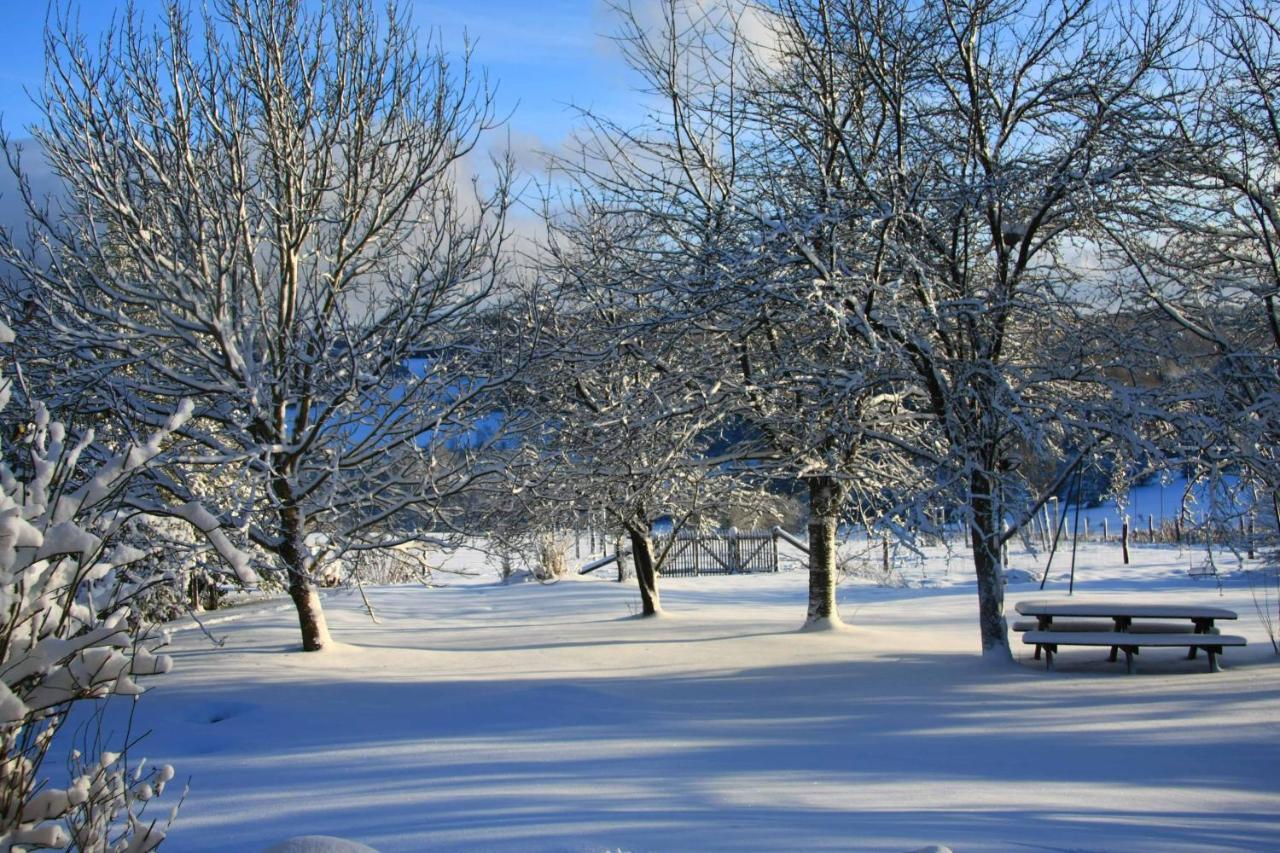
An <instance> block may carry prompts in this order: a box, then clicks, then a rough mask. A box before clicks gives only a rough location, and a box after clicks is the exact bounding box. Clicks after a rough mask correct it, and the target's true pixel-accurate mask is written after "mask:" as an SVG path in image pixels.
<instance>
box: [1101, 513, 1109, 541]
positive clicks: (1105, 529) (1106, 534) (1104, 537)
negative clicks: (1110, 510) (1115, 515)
mask: <svg viewBox="0 0 1280 853" xmlns="http://www.w3.org/2000/svg"><path fill="white" fill-rule="evenodd" d="M1110 538H1111V524H1110V522H1109V521H1108V520H1107V519H1105V518H1104V519H1102V541H1103V542H1106V541H1107V540H1108V539H1110Z"/></svg>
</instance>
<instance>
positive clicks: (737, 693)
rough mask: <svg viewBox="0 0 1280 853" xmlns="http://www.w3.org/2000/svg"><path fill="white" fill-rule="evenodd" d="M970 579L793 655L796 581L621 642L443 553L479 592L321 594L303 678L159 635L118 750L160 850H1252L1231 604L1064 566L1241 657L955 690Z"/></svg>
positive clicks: (600, 607)
mask: <svg viewBox="0 0 1280 853" xmlns="http://www.w3.org/2000/svg"><path fill="white" fill-rule="evenodd" d="M966 556H967V555H966V554H965V553H964V552H963V551H957V552H955V553H954V554H952V555H951V558H950V564H949V565H948V560H947V558H946V557H945V555H943V554H942V552H939V551H934V552H931V554H930V557H929V559H928V560H926V561H920V560H916V561H911V562H909V563H906V564H904V571H906V572H907V573H908V574H910V575H911V576H912V577H913V578H914V579H915V580H916V581H917V584H918V581H919V578H920V576H921V575H922V574H923V575H927V576H928V585H925V586H920V585H917V586H915V587H914V588H909V589H908V588H896V589H891V588H881V587H874V586H870V585H867V584H865V583H860V582H858V581H856V580H851V581H849V582H847V583H846V584H845V585H843V586H842V588H841V591H840V607H841V612H842V615H843V617H844V619H845V621H846V622H848V623H849V624H850V627H849V628H848V629H847V630H844V631H838V632H824V633H800V632H798V631H797V629H798V627H799V625H800V622H801V621H802V619H803V616H804V612H805V602H806V577H805V575H804V573H803V572H801V571H786V572H781V573H779V574H776V575H756V576H739V577H703V578H687V579H671V580H666V581H664V582H663V584H662V595H663V604H664V607H665V608H666V611H667V612H666V614H665V615H664V616H663V617H661V618H658V619H653V620H638V619H635V618H632V616H631V614H632V613H633V612H634V611H635V610H636V609H637V606H638V595H637V594H636V591H635V587H634V584H625V585H619V584H617V583H613V582H610V581H609V579H608V578H606V577H598V576H590V577H586V578H572V579H569V580H566V581H564V582H561V583H559V584H555V585H551V586H542V585H538V584H534V583H526V584H516V585H511V586H505V587H504V586H501V585H498V584H497V583H495V582H494V579H493V574H492V571H491V570H489V569H486V568H485V567H484V566H483V565H482V564H481V563H480V561H478V560H477V559H476V558H474V557H467V556H466V555H463V556H461V557H459V558H458V559H459V560H460V561H462V562H464V563H467V562H469V563H470V564H472V565H473V567H475V568H477V569H478V570H480V571H482V572H483V575H482V576H481V577H479V578H473V579H460V580H455V581H454V585H452V586H450V587H448V588H436V589H427V588H424V587H421V586H419V587H384V588H376V589H370V590H368V593H369V596H370V599H371V601H372V602H373V604H374V607H375V609H376V611H377V615H378V617H379V619H380V622H379V623H374V622H372V621H371V620H370V619H369V618H368V616H367V615H366V614H365V613H364V612H363V609H362V605H361V601H360V598H359V596H358V595H356V594H354V593H345V592H337V593H334V594H330V595H329V596H328V597H327V598H326V602H325V604H326V608H327V611H328V617H329V623H330V627H331V629H332V632H333V635H334V637H335V638H336V639H338V640H339V641H340V645H339V646H338V647H337V648H336V649H335V650H333V651H332V652H329V653H321V654H303V653H301V652H298V651H296V649H297V648H298V630H297V626H296V622H295V621H294V617H293V614H292V612H291V611H290V610H289V609H288V608H287V607H283V606H281V605H279V604H259V605H253V606H250V607H248V608H244V609H240V610H236V611H231V612H229V614H225V615H224V614H213V616H212V618H211V619H210V620H209V621H210V622H211V623H212V625H211V629H212V631H213V632H214V633H215V635H217V636H219V637H222V638H225V645H224V646H223V647H222V648H220V649H215V648H212V647H211V646H210V644H209V642H208V641H207V640H206V639H205V638H204V637H203V636H202V635H201V634H200V632H198V631H196V630H178V631H176V632H175V639H174V646H173V650H172V651H173V654H174V656H175V667H174V671H173V672H172V673H171V674H169V675H167V676H164V677H163V678H160V679H156V680H154V681H153V682H152V684H153V685H154V686H153V687H152V689H151V690H150V691H149V692H148V694H147V695H146V696H145V697H143V700H142V702H141V704H140V706H139V724H140V725H141V726H142V727H143V728H151V729H152V730H153V731H152V733H151V734H150V735H149V736H148V737H147V738H146V739H145V740H144V741H143V743H142V744H141V745H140V747H139V748H138V749H137V750H136V754H138V755H139V756H141V755H142V754H145V755H146V756H147V757H148V758H149V759H151V760H152V761H165V762H169V763H172V764H173V765H174V766H175V768H176V769H177V771H178V781H182V780H184V779H187V778H188V777H189V779H190V793H189V795H188V797H187V800H186V802H185V804H184V805H183V807H182V809H181V811H180V813H179V815H178V819H177V822H176V823H175V825H174V828H173V831H172V833H171V835H170V842H169V845H168V847H167V848H166V849H169V850H173V851H231V850H236V851H241V850H243V851H256V850H262V849H263V848H266V847H268V846H270V845H272V844H276V843H279V842H281V841H284V840H285V839H288V838H290V837H294V836H302V835H320V836H337V837H341V838H347V839H351V840H353V841H358V842H362V843H364V844H367V845H370V846H372V847H374V848H376V849H378V850H381V851H384V853H389V851H417V850H512V851H517V850H518V851H526V850H557V851H560V850H564V851H603V850H627V851H641V850H664V851H665V850H836V849H841V850H844V849H866V850H891V851H908V850H915V849H919V848H921V847H925V846H927V845H933V844H937V845H946V846H949V847H950V848H952V849H953V850H955V851H957V853H962V851H972V850H984V851H986V850H1118V849H1124V850H1150V851H1190V850H1206V849H1214V850H1269V849H1270V850H1274V849H1280V774H1277V772H1276V768H1277V767H1280V658H1277V657H1276V655H1275V654H1274V653H1273V651H1272V648H1271V645H1270V643H1269V641H1268V640H1267V637H1266V634H1265V632H1264V630H1263V628H1262V624H1261V622H1260V621H1259V619H1258V617H1257V615H1256V613H1255V610H1254V606H1253V604H1252V599H1251V596H1250V591H1249V586H1248V585H1247V584H1246V583H1245V581H1244V579H1243V576H1241V575H1228V576H1227V577H1225V578H1224V579H1223V584H1222V589H1221V591H1220V590H1219V586H1218V584H1217V582H1216V581H1214V580H1212V579H1209V580H1194V579H1191V578H1189V577H1188V576H1187V566H1188V565H1190V564H1193V563H1195V562H1196V561H1197V559H1202V556H1201V557H1199V558H1197V556H1196V555H1195V554H1193V553H1190V552H1186V553H1179V552H1178V550H1177V549H1175V548H1153V547H1135V548H1134V559H1135V564H1134V565H1132V566H1129V567H1123V566H1119V565H1117V564H1118V562H1119V548H1118V546H1114V545H1111V546H1104V545H1097V544H1092V545H1083V546H1082V547H1081V550H1080V554H1079V556H1078V563H1079V565H1078V567H1077V584H1076V590H1077V592H1076V594H1077V597H1085V596H1088V597H1090V598H1097V597H1100V596H1129V597H1134V598H1138V597H1140V598H1142V599H1143V600H1152V601H1157V602H1164V601H1179V602H1190V601H1196V602H1202V603H1206V604H1213V605H1219V606H1226V607H1230V608H1233V609H1234V610H1236V611H1237V612H1238V613H1239V614H1240V617H1241V618H1240V620H1239V623H1238V624H1232V625H1229V626H1227V625H1224V630H1225V631H1227V632H1229V633H1239V634H1243V635H1245V636H1246V637H1247V638H1248V639H1249V643H1250V645H1249V647H1248V648H1247V649H1242V650H1234V649H1232V650H1228V651H1227V654H1226V655H1225V658H1224V662H1225V664H1226V667H1227V670H1226V671H1225V672H1222V673H1217V674H1211V673H1208V672H1207V671H1206V667H1205V664H1204V660H1203V658H1201V659H1199V660H1197V661H1186V660H1183V657H1184V656H1185V653H1184V652H1179V651H1174V650H1169V651H1167V652H1166V651H1161V650H1149V651H1144V652H1143V653H1142V655H1141V656H1140V658H1139V674H1138V675H1135V676H1126V675H1125V674H1124V664H1123V661H1121V662H1120V663H1118V664H1109V663H1106V662H1105V657H1106V653H1105V650H1102V651H1100V650H1089V649H1075V650H1064V652H1063V653H1062V655H1061V656H1060V657H1059V663H1058V665H1059V670H1058V671H1057V672H1051V673H1047V672H1045V671H1044V670H1043V669H1042V668H1041V665H1040V664H1039V663H1037V662H1034V661H1032V660H1031V654H1030V649H1024V648H1023V647H1022V646H1021V644H1020V643H1018V642H1017V641H1016V635H1015V646H1016V647H1017V648H1016V654H1017V657H1018V661H1017V663H1016V664H1015V665H1014V666H1012V667H1006V668H992V667H990V666H987V665H984V664H983V662H982V660H981V658H980V657H979V655H978V649H977V640H978V634H977V625H976V597H975V595H974V593H973V587H972V583H971V582H970V581H969V579H968V578H969V571H970V570H969V569H968V568H967V563H966V562H965V558H966ZM583 562H586V560H585V559H584V560H583ZM1013 563H1014V565H1015V566H1021V567H1022V568H1024V569H1029V570H1035V569H1036V568H1037V566H1038V565H1039V566H1042V565H1043V555H1041V556H1040V557H1037V558H1035V559H1034V560H1033V558H1032V557H1031V555H1027V554H1014V558H1013ZM793 564H794V560H793ZM1066 568H1067V562H1066V561H1065V560H1061V558H1059V560H1055V565H1054V575H1055V576H1054V578H1053V579H1051V581H1050V583H1049V586H1048V589H1047V590H1046V593H1040V592H1039V591H1038V590H1037V589H1036V587H1035V585H1034V584H1011V585H1010V587H1009V592H1008V604H1009V610H1010V612H1011V613H1012V605H1013V603H1014V602H1016V601H1017V600H1019V599H1021V598H1033V597H1034V598H1043V597H1046V595H1048V596H1057V595H1064V594H1065V589H1066V585H1065V574H1059V569H1061V570H1062V572H1063V573H1065V571H1066ZM599 574H600V573H597V575H599ZM166 799H167V797H166Z"/></svg>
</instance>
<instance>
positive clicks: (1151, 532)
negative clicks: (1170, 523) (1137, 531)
mask: <svg viewBox="0 0 1280 853" xmlns="http://www.w3.org/2000/svg"><path fill="white" fill-rule="evenodd" d="M1147 540H1148V541H1149V542H1150V543H1151V544H1152V545H1154V544H1156V519H1155V516H1154V515H1151V514H1149V513H1148V515H1147Z"/></svg>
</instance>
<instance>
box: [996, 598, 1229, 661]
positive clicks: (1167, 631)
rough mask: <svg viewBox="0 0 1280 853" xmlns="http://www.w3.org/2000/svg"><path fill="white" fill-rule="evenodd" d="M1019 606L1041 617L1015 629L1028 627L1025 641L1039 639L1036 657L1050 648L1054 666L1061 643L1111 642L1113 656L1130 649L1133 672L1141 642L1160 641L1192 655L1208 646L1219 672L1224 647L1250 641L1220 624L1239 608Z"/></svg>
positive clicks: (1115, 603) (1048, 603) (1050, 603)
mask: <svg viewBox="0 0 1280 853" xmlns="http://www.w3.org/2000/svg"><path fill="white" fill-rule="evenodd" d="M1014 609H1015V610H1017V611H1018V613H1020V614H1022V615H1023V616H1031V617H1034V618H1035V620H1036V621H1035V624H1032V623H1031V622H1022V621H1020V622H1015V623H1014V625H1013V629H1014V630H1015V631H1022V632H1025V633H1024V634H1023V637H1022V641H1023V642H1024V643H1028V644H1032V643H1034V644H1035V647H1036V658H1039V657H1040V651H1041V649H1043V650H1044V652H1045V664H1046V666H1047V667H1048V668H1050V669H1052V668H1053V655H1054V653H1055V652H1057V650H1058V646H1109V647H1110V648H1111V655H1110V657H1109V660H1112V661H1114V660H1115V659H1116V656H1117V652H1118V651H1124V653H1125V663H1126V665H1127V667H1128V670H1129V672H1133V671H1134V662H1133V658H1134V655H1136V654H1138V649H1139V648H1141V647H1142V646H1160V647H1184V648H1186V649H1188V652H1187V657H1188V659H1190V658H1194V657H1195V656H1196V651H1197V650H1198V649H1204V650H1205V652H1206V653H1207V654H1208V656H1209V669H1210V670H1211V671H1213V672H1218V671H1219V669H1220V667H1219V665H1218V655H1220V654H1222V649H1223V648H1224V647H1225V646H1243V645H1245V639H1244V638H1243V637H1236V636H1230V635H1224V634H1221V633H1219V632H1218V630H1217V628H1216V627H1215V626H1214V623H1215V622H1217V621H1218V620H1226V619H1236V618H1238V617H1237V616H1236V613H1235V611H1233V610H1228V609H1226V608H1225V607H1208V606H1202V605H1194V604H1193V605H1186V604H1141V603H1135V602H1125V601H1052V600H1043V601H1020V602H1018V603H1017V604H1016V605H1015V606H1014ZM1055 620H1057V621H1055ZM1088 620H1097V621H1088ZM1101 620H1110V623H1107V622H1105V621H1101ZM1150 620H1161V621H1150ZM1186 623H1190V624H1186Z"/></svg>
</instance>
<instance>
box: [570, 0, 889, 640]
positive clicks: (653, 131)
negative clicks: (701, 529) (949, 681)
mask: <svg viewBox="0 0 1280 853" xmlns="http://www.w3.org/2000/svg"><path fill="white" fill-rule="evenodd" d="M618 12H619V14H620V15H621V24H620V30H619V33H618V43H619V44H620V46H621V48H622V50H623V52H624V54H625V56H626V57H627V60H628V62H629V64H630V65H631V67H632V69H633V70H634V71H635V72H636V73H637V75H638V76H639V78H640V80H641V81H642V83H641V87H642V90H643V91H644V92H645V93H647V94H649V95H651V96H652V101H651V104H650V109H649V111H648V113H647V117H646V121H644V122H643V123H641V124H639V125H636V126H625V127H624V126H622V125H620V124H618V123H617V122H614V121H611V120H610V119H609V117H608V116H602V115H598V114H588V115H587V116H586V127H585V129H584V131H583V133H582V135H581V137H580V139H579V143H580V144H579V146H578V148H577V151H576V154H577V156H576V157H575V158H572V159H571V158H562V159H561V160H559V162H557V163H556V166H557V170H556V171H555V172H554V173H553V177H554V178H555V179H558V180H560V181H562V182H564V183H568V184H570V185H571V186H572V187H573V194H572V198H573V200H574V205H573V206H572V207H571V212H572V214H573V215H572V216H564V215H562V216H561V217H560V221H559V222H558V223H556V224H555V226H554V227H553V228H552V229H551V233H552V235H553V236H554V237H556V238H558V239H559V240H560V241H561V245H558V246H553V249H554V250H555V251H553V253H552V256H553V257H555V258H556V259H557V261H558V265H557V268H558V269H560V270H563V272H562V273H561V274H560V278H561V280H562V281H565V282H568V283H570V284H573V285H575V286H576V287H577V288H578V290H577V292H576V293H575V294H573V295H571V296H570V297H569V298H568V304H570V305H576V304H583V303H589V304H593V305H595V306H597V307H599V308H601V309H602V313H604V312H603V309H604V308H605V307H607V314H608V316H611V317H613V318H614V319H613V320H612V326H613V328H614V329H616V330H617V331H615V332H613V333H611V334H612V336H613V337H617V338H620V339H623V340H626V341H627V344H626V346H627V349H628V350H629V351H631V352H634V353H636V354H637V355H639V357H640V358H641V359H643V360H644V361H645V362H646V363H647V364H648V365H649V366H651V367H653V368H655V369H656V371H657V372H656V373H655V374H654V375H653V380H654V381H655V382H657V383H660V384H661V385H662V386H663V387H665V388H666V389H667V392H666V393H667V394H670V395H672V397H671V398H670V399H672V400H679V399H682V398H683V400H684V403H683V404H682V405H687V404H688V403H689V402H691V401H692V400H693V399H694V397H695V396H696V394H691V390H692V389H698V393H700V394H701V395H702V397H703V398H704V399H702V400H701V401H699V402H698V404H697V406H700V407H701V414H700V418H701V419H702V424H701V425H700V426H698V427H697V429H696V430H695V431H694V433H693V435H698V436H703V437H707V436H711V435H714V437H715V438H714V440H713V441H711V442H707V443H705V445H704V446H703V447H701V448H699V449H698V452H699V453H701V454H703V457H704V466H705V465H712V466H714V467H716V468H717V469H718V472H719V473H720V474H721V475H722V479H721V481H720V482H721V484H722V485H725V484H728V483H734V482H739V483H750V482H752V481H754V482H755V483H757V485H759V484H761V483H772V484H774V487H776V484H777V483H778V482H780V481H787V480H794V479H802V480H803V481H805V483H806V485H807V488H808V491H809V497H810V499H809V508H810V523H809V532H810V572H809V576H810V605H809V612H808V623H810V624H818V623H826V622H838V621H839V615H838V613H837V612H836V609H835V577H836V571H835V535H836V529H837V525H838V523H839V521H840V520H841V518H842V517H844V516H845V514H846V512H847V510H848V509H849V508H850V506H852V502H851V500H850V496H851V495H856V497H857V498H858V499H860V500H861V502H862V503H863V504H864V505H865V503H866V502H867V501H866V500H865V499H866V498H868V497H869V496H870V495H875V496H877V497H878V492H879V491H880V490H881V489H882V488H883V487H884V484H885V479H886V478H887V477H888V476H890V471H893V474H892V476H898V475H899V474H901V473H902V469H901V468H899V467H896V466H895V465H893V464H889V460H891V459H892V460H896V459H897V458H898V454H896V452H895V451H893V450H892V449H889V448H886V447H883V446H881V447H880V449H879V452H878V453H876V454H874V455H873V454H871V453H869V452H868V447H869V445H868V443H867V442H866V441H865V440H864V435H865V433H866V432H867V423H868V420H869V415H870V413H871V412H872V411H873V410H876V411H878V410H879V409H880V408H881V407H880V406H879V405H878V404H877V403H875V402H873V401H874V400H880V401H882V402H883V401H887V400H888V399H889V398H888V397H886V396H885V395H884V394H883V393H882V392H883V390H885V388H877V385H878V384H882V383H881V380H880V379H879V378H878V375H876V376H873V373H872V372H871V371H868V370H860V369H859V368H855V367H853V366H852V365H851V364H846V365H845V367H846V368H847V369H845V370H843V371H841V372H839V373H838V374H836V373H833V372H832V371H831V369H830V368H831V365H832V362H833V359H831V358H830V357H824V356H821V355H819V353H826V352H828V350H830V348H831V347H832V346H833V345H834V346H837V347H838V346H840V344H839V343H838V342H834V341H833V337H832V329H831V326H832V324H831V322H830V318H828V317H825V316H820V315H815V314H814V313H813V312H811V311H810V310H809V305H808V301H807V299H808V297H807V294H808V292H809V291H810V290H812V287H813V281H814V276H815V273H814V272H813V269H812V267H811V265H810V264H809V263H808V262H807V261H806V260H805V259H804V258H803V257H800V256H798V255H797V254H796V253H795V252H794V251H793V250H790V251H789V250H788V247H785V246H782V245H781V241H779V240H777V239H776V234H775V233H774V227H775V224H776V220H774V219H772V218H771V217H770V214H771V213H772V212H773V210H774V206H773V205H772V204H771V200H768V199H762V197H761V195H760V192H761V187H762V184H761V180H760V178H761V173H762V171H766V170H762V168H761V160H760V157H761V155H762V152H761V151H760V145H759V143H760V140H761V136H760V130H761V122H760V120H759V113H758V110H753V102H752V101H751V100H750V98H749V97H748V96H749V94H750V91H749V89H748V84H749V81H750V79H751V75H752V73H753V72H754V71H756V67H755V63H756V62H758V61H759V56H757V53H758V52H759V51H760V50H761V49H762V47H761V45H759V44H757V43H755V42H754V41H753V40H752V39H753V38H754V35H756V34H758V33H759V32H760V30H761V26H762V22H763V21H764V20H765V19H764V18H762V17H761V14H760V10H759V9H758V8H751V7H749V6H743V5H742V4H690V3H684V2H679V0H668V2H664V3H661V4H657V6H654V7H644V8H643V9H641V8H637V7H634V6H630V5H627V6H620V7H619V8H618ZM650 12H654V13H655V14H649V13H650ZM766 159H767V157H766ZM565 246H572V247H574V248H575V249H576V250H577V251H578V252H579V253H583V254H585V255H586V256H588V257H589V258H595V259H602V260H603V261H604V263H603V264H601V263H594V264H593V263H591V262H586V263H584V262H583V261H582V260H581V259H580V258H579V257H576V256H572V255H569V256H568V260H566V257H565V251H564V247H565ZM588 271H589V272H588ZM605 294H608V295H609V296H610V298H611V299H612V302H610V303H607V305H606V303H604V302H602V300H601V298H600V297H601V296H602V295H605ZM815 358H817V359H818V360H819V362H820V363H819V364H817V365H816V369H815ZM863 366H866V365H863ZM611 385H612V386H613V387H619V386H618V383H616V382H614V383H611ZM885 387H887V386H885ZM648 399H650V398H645V400H636V401H634V402H633V404H632V405H635V406H636V407H637V409H642V408H644V406H645V403H646V402H647V400H648ZM697 406H695V408H697ZM708 407H710V408H708ZM672 408H673V409H679V408H681V406H680V405H673V406H672ZM641 422H643V421H642V419H640V418H639V417H638V412H637V416H633V418H632V423H633V424H637V423H641ZM681 434H682V433H681V432H680V430H666V431H664V435H665V436H666V437H667V438H671V437H673V436H678V435H681ZM686 452H687V451H686ZM728 473H732V474H733V475H734V477H735V479H728V478H724V477H723V475H725V474H728ZM718 491H719V497H718V498H717V499H720V500H732V497H731V496H732V495H735V494H736V495H739V496H743V495H745V494H747V493H748V492H747V491H744V490H742V489H737V490H735V489H732V488H724V489H720V490H718ZM756 494H757V495H759V494H760V492H759V491H757V492H756ZM711 514H712V515H714V514H715V512H714V510H712V511H711Z"/></svg>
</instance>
